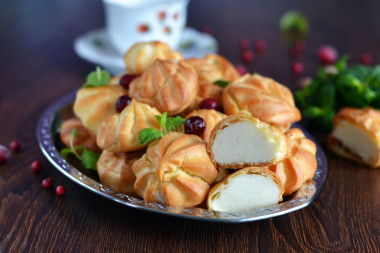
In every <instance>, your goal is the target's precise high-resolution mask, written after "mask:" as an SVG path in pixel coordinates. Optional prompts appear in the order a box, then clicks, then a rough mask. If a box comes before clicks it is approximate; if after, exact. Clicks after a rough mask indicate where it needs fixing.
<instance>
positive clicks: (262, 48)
mask: <svg viewBox="0 0 380 253" xmlns="http://www.w3.org/2000/svg"><path fill="white" fill-rule="evenodd" d="M255 49H256V51H257V52H264V51H265V49H267V43H266V42H265V41H264V40H257V41H256V43H255Z"/></svg>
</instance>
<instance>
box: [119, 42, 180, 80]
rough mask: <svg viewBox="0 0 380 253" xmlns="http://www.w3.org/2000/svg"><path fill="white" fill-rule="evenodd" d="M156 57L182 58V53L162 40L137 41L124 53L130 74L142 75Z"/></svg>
mask: <svg viewBox="0 0 380 253" xmlns="http://www.w3.org/2000/svg"><path fill="white" fill-rule="evenodd" d="M156 59H161V60H182V55H181V53H180V52H178V51H174V50H172V49H171V48H170V47H169V45H167V44H165V43H163V42H160V41H151V42H140V43H136V44H135V45H133V46H132V47H131V48H130V49H129V50H128V51H127V52H126V53H125V55H124V63H125V67H126V71H127V73H128V74H130V75H141V74H142V73H143V72H144V71H145V70H146V69H148V68H149V67H150V65H152V63H153V62H154V61H155V60H156Z"/></svg>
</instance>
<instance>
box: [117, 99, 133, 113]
mask: <svg viewBox="0 0 380 253" xmlns="http://www.w3.org/2000/svg"><path fill="white" fill-rule="evenodd" d="M131 102H132V98H131V97H130V96H127V95H123V96H121V97H119V98H118V99H117V100H116V105H115V108H116V111H117V112H118V113H121V112H122V111H123V109H124V108H125V107H127V106H128V105H129V104H130V103H131Z"/></svg>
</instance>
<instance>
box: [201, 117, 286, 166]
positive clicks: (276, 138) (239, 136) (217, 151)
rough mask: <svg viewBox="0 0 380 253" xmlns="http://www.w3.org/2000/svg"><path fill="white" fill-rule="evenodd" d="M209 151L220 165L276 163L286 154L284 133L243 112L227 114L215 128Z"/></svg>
mask: <svg viewBox="0 0 380 253" xmlns="http://www.w3.org/2000/svg"><path fill="white" fill-rule="evenodd" d="M207 151H208V153H209V155H210V157H211V160H212V161H213V162H214V163H215V165H216V166H217V167H218V168H230V169H241V168H245V167H249V166H266V165H273V164H276V163H278V162H279V161H281V160H283V159H284V158H285V157H286V155H287V143H286V138H285V135H284V134H283V133H282V132H281V131H280V130H279V129H278V128H277V127H274V126H271V125H269V124H267V123H265V122H262V121H260V120H259V119H257V118H253V117H247V116H244V115H231V116H228V117H226V118H224V119H222V120H221V121H219V123H218V124H217V125H216V126H215V127H214V129H213V130H212V132H211V135H210V139H209V141H208V143H207Z"/></svg>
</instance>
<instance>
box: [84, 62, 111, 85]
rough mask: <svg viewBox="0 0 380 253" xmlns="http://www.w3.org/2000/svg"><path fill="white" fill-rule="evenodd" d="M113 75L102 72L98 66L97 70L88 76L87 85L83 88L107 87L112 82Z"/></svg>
mask: <svg viewBox="0 0 380 253" xmlns="http://www.w3.org/2000/svg"><path fill="white" fill-rule="evenodd" d="M110 80H111V75H110V74H109V73H108V72H107V71H105V70H102V69H101V68H100V67H99V66H96V70H95V71H93V72H91V73H90V74H88V76H87V78H86V83H85V84H84V85H83V87H99V86H103V85H106V84H108V83H109V82H110Z"/></svg>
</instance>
